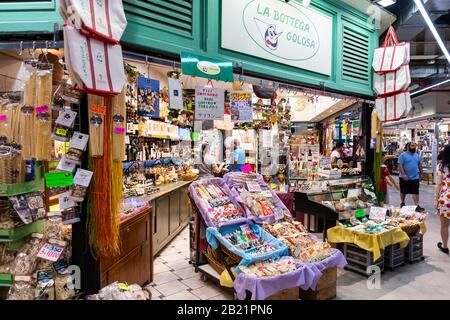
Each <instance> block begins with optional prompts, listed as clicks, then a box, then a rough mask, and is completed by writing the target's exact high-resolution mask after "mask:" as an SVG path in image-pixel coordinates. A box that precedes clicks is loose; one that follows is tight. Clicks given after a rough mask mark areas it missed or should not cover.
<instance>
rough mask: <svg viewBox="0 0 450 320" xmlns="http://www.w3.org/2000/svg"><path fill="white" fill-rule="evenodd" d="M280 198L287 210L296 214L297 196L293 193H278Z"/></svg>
mask: <svg viewBox="0 0 450 320" xmlns="http://www.w3.org/2000/svg"><path fill="white" fill-rule="evenodd" d="M277 196H278V198H280V200H281V202H283V203H284V205H285V206H286V208H287V209H288V210H289V211H290V212H291V214H294V202H295V196H294V193H293V192H277Z"/></svg>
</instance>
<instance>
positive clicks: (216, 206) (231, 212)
mask: <svg viewBox="0 0 450 320" xmlns="http://www.w3.org/2000/svg"><path fill="white" fill-rule="evenodd" d="M194 190H195V192H196V193H197V195H198V196H199V199H200V201H202V203H203V204H204V207H205V208H206V210H207V212H208V216H209V218H210V219H211V221H212V223H213V224H214V225H218V224H220V223H223V222H230V221H233V220H236V219H239V218H243V217H244V212H243V211H242V209H240V208H239V207H238V206H237V205H235V204H234V203H233V202H232V201H231V199H230V197H229V196H228V195H227V194H226V193H225V191H224V190H223V189H222V188H221V187H220V186H219V185H218V184H214V183H202V184H200V183H199V184H197V185H196V186H195V187H194Z"/></svg>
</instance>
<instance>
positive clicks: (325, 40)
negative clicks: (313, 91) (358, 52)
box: [222, 0, 333, 75]
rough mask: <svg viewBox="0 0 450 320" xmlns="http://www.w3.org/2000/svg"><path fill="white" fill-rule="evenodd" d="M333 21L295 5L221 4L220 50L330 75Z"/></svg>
mask: <svg viewBox="0 0 450 320" xmlns="http://www.w3.org/2000/svg"><path fill="white" fill-rule="evenodd" d="M332 37H333V19H332V17H331V16H328V15H326V14H323V13H320V12H319V11H317V10H315V9H312V8H309V7H305V6H302V5H301V4H299V3H297V2H296V1H290V2H285V1H280V0H227V1H222V48H224V49H229V50H233V51H237V52H241V53H243V54H247V55H252V56H255V57H259V58H263V59H267V60H269V61H275V62H279V63H282V64H286V65H289V66H293V67H297V68H301V69H305V70H310V71H313V72H317V73H321V74H325V75H331V61H332V44H333V38H332Z"/></svg>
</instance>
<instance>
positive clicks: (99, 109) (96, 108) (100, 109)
mask: <svg viewBox="0 0 450 320" xmlns="http://www.w3.org/2000/svg"><path fill="white" fill-rule="evenodd" d="M90 110H91V111H92V112H93V113H95V114H99V115H103V116H104V115H106V106H101V105H99V104H91V107H90Z"/></svg>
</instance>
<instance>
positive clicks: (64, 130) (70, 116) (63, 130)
mask: <svg viewBox="0 0 450 320" xmlns="http://www.w3.org/2000/svg"><path fill="white" fill-rule="evenodd" d="M76 118H77V113H76V112H75V111H72V110H62V111H61V112H60V113H59V116H58V118H56V121H55V129H54V130H53V134H52V139H55V140H58V141H62V142H66V141H69V139H70V136H71V134H72V132H73V126H74V125H75V119H76Z"/></svg>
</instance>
